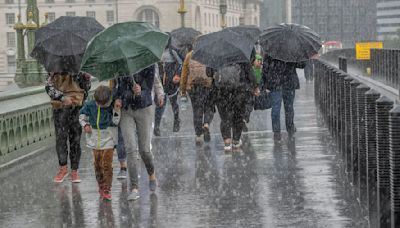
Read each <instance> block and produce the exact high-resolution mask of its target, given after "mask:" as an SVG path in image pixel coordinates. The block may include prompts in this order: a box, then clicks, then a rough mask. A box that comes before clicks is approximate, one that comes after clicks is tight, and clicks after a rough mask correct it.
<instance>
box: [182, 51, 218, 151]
mask: <svg viewBox="0 0 400 228" xmlns="http://www.w3.org/2000/svg"><path fill="white" fill-rule="evenodd" d="M192 53H193V48H192V46H189V52H188V54H187V55H186V58H185V61H184V62H183V67H182V77H181V81H180V91H181V95H182V96H183V97H185V96H187V93H189V97H190V100H191V103H192V109H193V125H194V130H195V134H196V143H197V144H199V143H201V142H202V140H204V141H205V142H209V141H210V140H211V136H210V123H211V121H212V119H213V117H214V112H213V110H212V109H213V108H212V107H210V104H209V102H208V101H209V96H210V91H211V85H212V78H211V77H208V76H207V74H206V66H205V65H203V64H201V63H199V62H198V61H196V60H193V59H192Z"/></svg>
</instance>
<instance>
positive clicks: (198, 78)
mask: <svg viewBox="0 0 400 228" xmlns="http://www.w3.org/2000/svg"><path fill="white" fill-rule="evenodd" d="M189 77H190V80H191V81H192V83H193V84H203V83H206V82H207V81H208V80H209V78H208V77H207V74H206V66H205V65H203V64H201V63H200V62H198V61H196V60H193V59H190V61H189Z"/></svg>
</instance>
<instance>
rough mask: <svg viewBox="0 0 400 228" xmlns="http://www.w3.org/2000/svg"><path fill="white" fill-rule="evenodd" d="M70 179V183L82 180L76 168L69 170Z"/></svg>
mask: <svg viewBox="0 0 400 228" xmlns="http://www.w3.org/2000/svg"><path fill="white" fill-rule="evenodd" d="M71 181H72V183H80V182H81V181H82V180H81V177H80V176H79V174H78V170H72V171H71Z"/></svg>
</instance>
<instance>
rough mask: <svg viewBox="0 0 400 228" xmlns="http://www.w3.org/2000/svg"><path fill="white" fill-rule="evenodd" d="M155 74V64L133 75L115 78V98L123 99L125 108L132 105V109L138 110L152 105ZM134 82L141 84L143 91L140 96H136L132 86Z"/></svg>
mask: <svg viewBox="0 0 400 228" xmlns="http://www.w3.org/2000/svg"><path fill="white" fill-rule="evenodd" d="M154 76H155V66H154V65H152V66H150V67H148V68H146V69H144V70H142V71H141V72H139V73H137V74H135V75H133V76H126V77H119V78H117V79H114V83H113V84H114V87H113V97H114V99H121V100H122V106H123V108H124V109H128V107H131V109H132V110H138V109H143V108H146V107H148V106H150V105H152V104H153V100H152V96H151V91H152V89H153V84H154ZM134 82H136V83H137V84H139V85H140V86H141V88H142V92H141V94H140V95H139V96H135V95H134V93H133V90H132V88H133V85H134Z"/></svg>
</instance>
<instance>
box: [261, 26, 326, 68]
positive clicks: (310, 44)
mask: <svg viewBox="0 0 400 228" xmlns="http://www.w3.org/2000/svg"><path fill="white" fill-rule="evenodd" d="M260 44H261V46H262V47H263V49H264V51H265V53H267V54H268V55H269V56H271V57H272V58H273V59H278V60H282V61H285V62H302V61H306V60H308V59H310V58H311V56H313V55H315V54H317V53H318V50H319V49H320V48H321V46H322V45H321V38H320V37H319V35H318V34H317V33H316V32H314V31H313V30H311V29H310V28H308V27H306V26H303V25H298V24H280V25H277V26H273V27H270V28H267V29H266V30H264V32H263V33H262V34H261V36H260Z"/></svg>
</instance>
